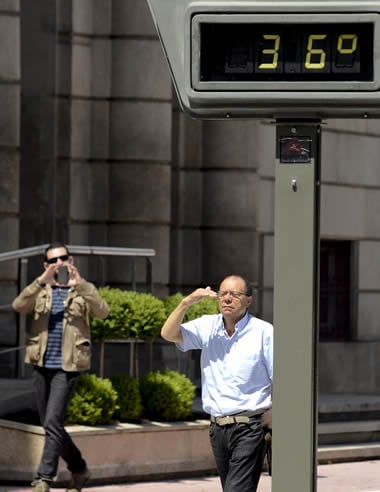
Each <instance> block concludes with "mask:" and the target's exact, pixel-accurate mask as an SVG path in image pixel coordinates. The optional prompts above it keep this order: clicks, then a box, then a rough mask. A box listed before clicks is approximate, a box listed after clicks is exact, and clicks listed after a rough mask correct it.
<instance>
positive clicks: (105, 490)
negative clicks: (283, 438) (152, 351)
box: [0, 460, 380, 492]
mask: <svg viewBox="0 0 380 492" xmlns="http://www.w3.org/2000/svg"><path fill="white" fill-rule="evenodd" d="M379 471H380V460H376V461H360V462H354V463H338V464H332V465H319V466H318V475H317V489H318V492H380V473H379ZM30 490H31V488H30V487H27V486H8V485H5V484H4V485H1V484H0V492H30ZM52 490H53V491H54V492H65V489H64V488H54V489H52ZM146 490H149V491H151V492H221V487H220V484H219V479H218V478H217V477H205V478H194V479H178V480H169V481H166V482H165V481H160V482H140V483H133V484H131V483H130V484H118V485H103V486H93V487H87V488H85V489H83V492H143V491H144V492H145V491H146ZM258 492H271V477H269V476H268V475H267V474H266V473H263V475H262V477H261V480H260V484H259V489H258ZM276 492H277V491H276ZM282 492H307V491H288V490H283V491H282Z"/></svg>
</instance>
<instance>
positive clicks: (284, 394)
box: [272, 121, 321, 492]
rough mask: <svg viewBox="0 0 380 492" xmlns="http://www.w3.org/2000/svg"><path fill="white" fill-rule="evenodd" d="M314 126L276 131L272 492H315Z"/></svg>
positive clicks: (280, 125) (284, 125) (283, 125)
mask: <svg viewBox="0 0 380 492" xmlns="http://www.w3.org/2000/svg"><path fill="white" fill-rule="evenodd" d="M320 132H321V127H320V122H315V121H310V122H308V121H301V122H291V121H285V122H279V121H277V130H276V147H277V149H276V184H275V227H274V230H275V240H274V245H275V254H274V256H275V258H274V330H275V331H274V385H273V476H272V491H273V492H314V491H315V490H316V461H317V460H316V450H317V430H316V429H317V347H318V327H319V317H318V311H319V308H318V306H319V302H318V293H319V187H320V186H319V179H320V178H319V169H320V143H321V138H320V136H321V135H320Z"/></svg>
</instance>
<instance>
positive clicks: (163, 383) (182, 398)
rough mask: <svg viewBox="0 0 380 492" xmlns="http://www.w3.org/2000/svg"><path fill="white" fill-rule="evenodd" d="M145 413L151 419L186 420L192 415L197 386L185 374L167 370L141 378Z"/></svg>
mask: <svg viewBox="0 0 380 492" xmlns="http://www.w3.org/2000/svg"><path fill="white" fill-rule="evenodd" d="M140 392H141V399H142V404H143V415H144V417H146V418H148V419H150V420H158V421H169V420H184V419H186V418H188V417H189V416H190V415H191V408H192V404H193V400H194V397H195V386H194V385H193V383H192V382H191V381H190V379H188V378H187V377H186V376H185V375H183V374H180V373H178V372H176V371H171V370H168V369H167V370H165V371H157V372H150V373H148V374H145V375H144V376H142V377H141V379H140Z"/></svg>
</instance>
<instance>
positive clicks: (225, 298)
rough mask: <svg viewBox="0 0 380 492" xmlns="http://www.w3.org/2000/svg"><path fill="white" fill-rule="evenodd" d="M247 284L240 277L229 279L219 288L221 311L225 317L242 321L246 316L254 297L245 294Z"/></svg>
mask: <svg viewBox="0 0 380 492" xmlns="http://www.w3.org/2000/svg"><path fill="white" fill-rule="evenodd" d="M245 288H246V286H245V282H244V280H243V279H241V278H240V277H227V278H226V279H225V280H223V282H222V283H221V284H220V287H219V293H218V297H219V310H220V312H221V313H222V314H223V316H224V317H227V318H228V317H229V318H233V319H240V318H241V317H243V316H244V314H245V312H246V310H247V309H248V306H249V305H250V304H251V302H252V297H251V296H247V295H246V294H245Z"/></svg>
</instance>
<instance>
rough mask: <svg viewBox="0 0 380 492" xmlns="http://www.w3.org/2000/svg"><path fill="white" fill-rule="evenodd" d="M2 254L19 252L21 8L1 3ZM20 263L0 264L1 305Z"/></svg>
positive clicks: (6, 365) (12, 358) (3, 343)
mask: <svg viewBox="0 0 380 492" xmlns="http://www.w3.org/2000/svg"><path fill="white" fill-rule="evenodd" d="M0 46H1V49H0V105H1V112H0V148H1V150H0V251H1V252H4V251H10V250H12V249H17V247H18V240H19V217H18V213H19V179H20V76H21V65H20V6H19V2H18V1H15V0H8V1H4V2H2V6H1V13H0ZM16 279H17V262H6V263H0V287H1V289H0V290H1V300H0V304H1V305H9V304H10V303H11V302H12V300H13V298H14V297H15V295H16V293H17V285H16ZM9 346H17V331H16V325H15V315H14V313H13V312H12V310H10V309H8V310H3V309H2V310H1V311H0V348H7V347H9ZM16 360H17V352H9V353H6V354H2V355H1V357H0V373H1V375H2V376H3V377H13V376H14V375H15V367H16Z"/></svg>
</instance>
